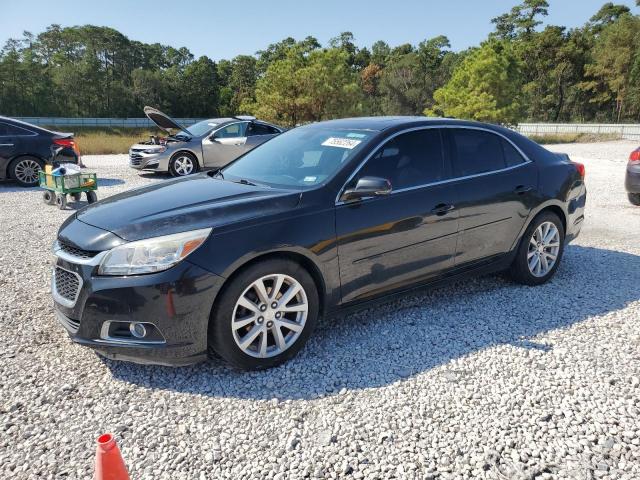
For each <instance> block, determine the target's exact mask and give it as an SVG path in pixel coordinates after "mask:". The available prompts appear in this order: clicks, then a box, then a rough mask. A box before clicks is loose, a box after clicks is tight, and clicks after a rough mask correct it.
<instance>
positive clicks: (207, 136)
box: [205, 120, 251, 143]
mask: <svg viewBox="0 0 640 480" xmlns="http://www.w3.org/2000/svg"><path fill="white" fill-rule="evenodd" d="M236 123H246V124H249V123H251V122H250V121H249V120H239V121H237V122H229V123H225V124H224V125H221V126H220V127H218V128H215V127H214V129H213V130H211V131H210V132H209V133H208V134H207V135H205V139H206V140H209V142H210V143H213V140H212V139H213V136H214V135H215V134H216V133H218V131H220V130H222V129H223V128H227V127H230V126H231V125H235V124H236ZM248 126H249V125H247V127H248ZM244 133H247V132H246V130H245V132H244ZM245 137H246V135H245ZM245 137H226V138H245Z"/></svg>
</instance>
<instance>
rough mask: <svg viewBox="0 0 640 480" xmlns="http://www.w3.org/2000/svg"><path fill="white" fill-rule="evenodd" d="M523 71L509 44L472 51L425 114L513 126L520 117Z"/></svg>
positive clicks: (493, 43) (437, 92) (491, 43)
mask: <svg viewBox="0 0 640 480" xmlns="http://www.w3.org/2000/svg"><path fill="white" fill-rule="evenodd" d="M521 84H522V71H521V67H520V64H519V61H518V59H517V58H516V56H515V54H514V52H513V48H512V46H511V45H510V44H509V43H506V42H498V41H491V42H487V43H485V44H484V45H483V46H482V47H480V48H479V49H477V50H475V51H473V52H472V53H471V54H470V55H469V56H468V57H467V58H465V59H464V60H463V62H462V63H461V64H460V66H459V67H458V68H456V70H455V71H454V72H453V76H452V77H451V80H450V81H449V83H447V85H446V86H444V87H443V88H440V89H438V90H437V91H436V92H435V94H434V99H435V101H436V104H435V106H434V108H433V109H427V110H425V114H426V115H434V114H436V115H439V114H444V115H445V116H452V117H456V118H468V119H473V120H480V121H485V122H493V123H507V124H513V123H516V122H517V121H518V119H519V118H520V117H521V109H522V106H521V103H520V91H521Z"/></svg>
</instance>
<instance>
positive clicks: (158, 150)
mask: <svg viewBox="0 0 640 480" xmlns="http://www.w3.org/2000/svg"><path fill="white" fill-rule="evenodd" d="M166 151H167V147H157V148H147V149H146V150H143V152H144V153H162V152H166Z"/></svg>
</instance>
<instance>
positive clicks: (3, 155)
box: [0, 122, 17, 178]
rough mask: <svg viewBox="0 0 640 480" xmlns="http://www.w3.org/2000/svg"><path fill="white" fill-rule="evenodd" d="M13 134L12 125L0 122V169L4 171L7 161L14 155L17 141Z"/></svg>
mask: <svg viewBox="0 0 640 480" xmlns="http://www.w3.org/2000/svg"><path fill="white" fill-rule="evenodd" d="M14 134H15V129H14V127H13V126H12V125H9V124H6V123H3V122H0V168H3V169H6V166H7V165H8V163H9V160H10V159H11V158H13V156H14V155H15V154H16V151H17V150H16V142H17V139H16V136H15V135H14ZM0 178H2V177H0Z"/></svg>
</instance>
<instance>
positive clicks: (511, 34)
mask: <svg viewBox="0 0 640 480" xmlns="http://www.w3.org/2000/svg"><path fill="white" fill-rule="evenodd" d="M548 14H549V3H548V2H547V1H546V0H524V2H522V3H521V4H520V5H516V6H515V7H513V8H512V9H511V11H510V12H509V13H504V14H502V15H500V16H498V17H496V18H493V19H492V20H491V23H493V24H495V26H496V32H495V34H496V35H497V36H498V38H501V39H505V40H510V39H514V38H518V37H521V36H530V35H531V34H532V33H533V32H534V30H535V28H536V27H537V26H538V25H540V24H541V23H542V21H541V20H540V19H539V17H541V16H543V17H544V16H547V15H548Z"/></svg>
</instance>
